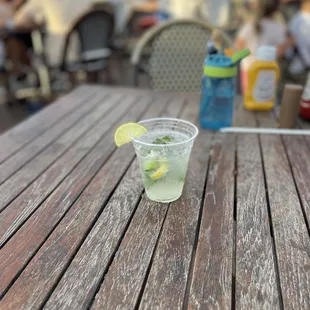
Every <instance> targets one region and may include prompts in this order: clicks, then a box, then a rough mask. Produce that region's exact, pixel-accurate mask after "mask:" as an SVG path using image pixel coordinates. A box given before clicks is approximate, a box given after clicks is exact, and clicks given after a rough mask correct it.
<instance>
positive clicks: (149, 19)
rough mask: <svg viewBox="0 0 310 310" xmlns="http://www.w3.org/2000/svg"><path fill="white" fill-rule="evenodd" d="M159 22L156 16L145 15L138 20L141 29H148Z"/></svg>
mask: <svg viewBox="0 0 310 310" xmlns="http://www.w3.org/2000/svg"><path fill="white" fill-rule="evenodd" d="M157 24H158V19H157V17H156V16H154V15H151V16H143V17H141V18H140V19H139V20H138V27H140V28H141V29H148V28H151V27H153V26H156V25H157Z"/></svg>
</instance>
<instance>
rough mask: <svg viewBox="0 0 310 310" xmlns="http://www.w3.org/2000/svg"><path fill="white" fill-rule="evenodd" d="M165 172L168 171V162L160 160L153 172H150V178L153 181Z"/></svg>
mask: <svg viewBox="0 0 310 310" xmlns="http://www.w3.org/2000/svg"><path fill="white" fill-rule="evenodd" d="M167 172H168V163H167V162H162V163H160V165H159V168H157V169H156V171H155V172H153V173H152V174H150V178H151V179H152V180H153V181H157V180H159V179H161V178H162V177H164V176H165V175H166V173H167Z"/></svg>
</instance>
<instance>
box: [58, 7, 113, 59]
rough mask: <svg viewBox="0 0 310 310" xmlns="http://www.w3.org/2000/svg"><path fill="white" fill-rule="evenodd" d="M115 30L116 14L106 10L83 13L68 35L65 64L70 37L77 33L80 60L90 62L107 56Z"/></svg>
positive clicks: (109, 52)
mask: <svg viewBox="0 0 310 310" xmlns="http://www.w3.org/2000/svg"><path fill="white" fill-rule="evenodd" d="M113 32H114V16H113V14H111V13H110V12H108V11H106V10H91V11H90V12H88V13H86V14H85V15H83V16H82V17H81V18H80V19H79V20H78V21H77V22H76V23H75V24H74V26H73V27H72V30H71V31H70V33H69V34H68V36H67V40H66V43H65V49H64V57H63V64H64V63H65V61H66V58H67V54H68V47H69V43H70V39H71V37H72V36H73V35H77V37H78V41H79V48H80V51H79V56H80V57H79V58H80V59H79V61H81V62H88V61H96V60H100V59H104V58H107V57H108V56H110V54H111V51H110V49H109V47H110V43H111V42H110V40H111V37H112V35H113Z"/></svg>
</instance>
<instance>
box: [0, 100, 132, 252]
mask: <svg viewBox="0 0 310 310" xmlns="http://www.w3.org/2000/svg"><path fill="white" fill-rule="evenodd" d="M121 102H123V100H121V98H119V99H118V100H117V101H116V103H115V104H116V106H118V105H119V104H120V103H121ZM130 108H131V107H130V106H129V107H128V108H127V109H126V110H125V111H124V113H122V114H120V117H122V116H124V115H125V114H126V112H127V111H129V109H130ZM112 111H113V109H112ZM109 112H111V111H110V110H108V111H107V113H108V114H107V115H109ZM118 119H119V118H118ZM101 121H102V120H101ZM96 124H97V125H98V124H100V122H99V123H96ZM114 124H115V123H112V124H111V125H110V127H109V128H112V126H114ZM97 125H95V126H97ZM109 128H108V129H107V130H106V131H104V132H103V134H102V135H101V137H100V138H99V139H98V140H97V142H95V143H94V144H93V145H92V146H90V148H89V150H88V151H87V152H85V154H84V155H83V156H81V158H80V159H78V160H77V162H76V163H75V164H74V165H73V166H72V167H71V169H69V170H68V171H67V172H66V173H65V174H64V175H63V177H62V178H60V180H59V182H57V184H55V187H54V188H53V189H51V191H50V192H49V193H47V194H46V197H44V199H43V201H41V202H40V203H38V205H37V206H36V207H35V208H33V209H32V210H31V212H29V214H24V216H25V215H26V216H25V218H24V219H23V220H22V221H20V223H18V225H17V226H16V227H14V229H13V230H12V231H11V230H10V229H11V227H12V226H10V227H8V230H7V231H6V232H5V233H4V234H3V235H2V236H0V249H1V248H2V247H3V246H4V245H5V243H7V241H8V240H9V239H10V238H11V237H12V235H13V234H14V233H15V232H16V231H18V229H19V228H20V227H21V226H22V225H23V223H25V222H26V221H27V220H28V219H29V218H30V217H31V215H32V214H33V213H34V212H35V211H36V210H37V209H38V208H39V207H40V206H41V205H42V204H43V203H44V201H45V200H46V199H48V197H49V196H50V195H51V194H52V193H53V192H54V191H55V190H56V189H57V187H58V185H59V184H61V183H62V182H63V180H65V179H66V177H67V176H68V175H70V174H71V172H72V171H74V169H75V168H76V167H77V166H78V165H79V164H80V163H81V162H82V161H83V160H84V159H85V157H87V156H88V154H89V153H91V152H92V151H93V150H94V149H95V148H96V147H97V146H98V145H99V144H100V142H101V140H102V139H103V138H104V137H105V136H106V135H107V133H108V131H109ZM93 129H94V127H93V128H91V129H90V130H93ZM85 134H86V135H87V133H85ZM77 143H78V142H77ZM72 147H74V146H72ZM71 149H72V148H70V150H71ZM70 150H68V152H70ZM66 154H67V152H66V153H64V154H63V156H66ZM61 157H62V156H61ZM52 166H53V164H52V165H51V167H52ZM46 171H49V169H46V170H45V171H43V172H42V173H41V174H40V175H39V176H38V177H37V178H36V179H35V181H37V180H39V179H40V177H41V176H42V175H44V173H45V172H46ZM35 181H33V182H35ZM31 184H32V183H30V184H29V185H28V187H26V188H25V189H24V190H23V192H25V190H27V188H29V187H30V186H31ZM23 192H22V193H23ZM22 193H21V194H22ZM16 198H17V197H16ZM16 198H15V199H16ZM15 199H14V200H15ZM14 200H13V201H14ZM13 201H12V202H13ZM8 207H10V205H9V206H8ZM5 213H7V210H5V209H4V210H3V211H2V215H1V216H2V219H1V220H0V223H1V222H3V216H4V219H5ZM17 219H18V218H15V219H14V222H12V223H13V224H14V223H15V221H16V220H17ZM2 230H3V229H2ZM0 231H1V230H0Z"/></svg>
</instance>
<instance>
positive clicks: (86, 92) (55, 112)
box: [0, 86, 92, 163]
mask: <svg viewBox="0 0 310 310" xmlns="http://www.w3.org/2000/svg"><path fill="white" fill-rule="evenodd" d="M91 98H92V93H91V90H90V89H88V88H86V87H83V86H82V87H79V88H78V89H76V90H75V91H73V92H72V93H70V94H69V95H66V96H64V97H63V98H61V99H60V100H58V101H57V102H55V103H54V104H52V105H51V106H49V107H48V108H46V109H44V110H42V111H41V112H40V113H38V114H36V115H34V116H32V117H30V118H28V119H27V120H26V121H24V122H22V123H20V124H19V125H17V126H16V127H14V128H13V129H11V130H10V131H7V132H6V133H4V134H2V135H1V136H0V145H1V148H0V163H1V162H3V161H4V160H5V159H6V158H8V157H9V156H11V155H12V154H13V153H14V152H16V151H17V150H18V149H20V148H22V147H23V146H24V145H25V144H27V143H28V142H29V141H31V140H32V139H34V138H35V137H37V136H39V135H40V134H42V133H43V132H45V131H46V130H48V129H49V128H50V127H51V126H55V125H57V122H58V121H59V120H60V119H61V118H62V117H66V116H67V115H68V114H70V113H71V111H72V110H75V109H78V108H79V107H80V106H82V105H83V104H84V102H85V100H89V99H91Z"/></svg>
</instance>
